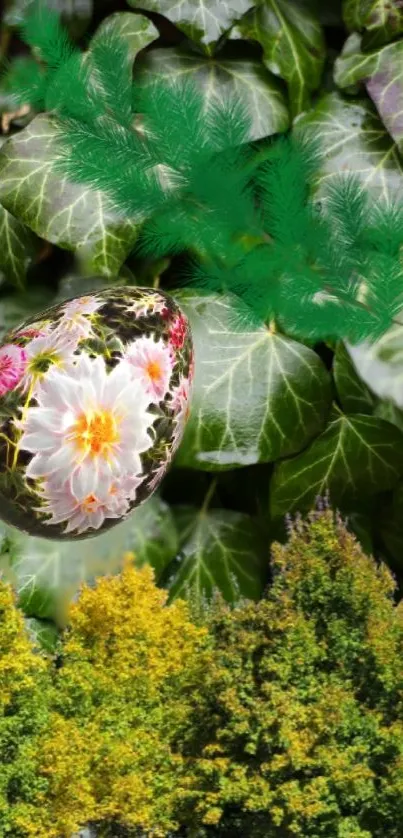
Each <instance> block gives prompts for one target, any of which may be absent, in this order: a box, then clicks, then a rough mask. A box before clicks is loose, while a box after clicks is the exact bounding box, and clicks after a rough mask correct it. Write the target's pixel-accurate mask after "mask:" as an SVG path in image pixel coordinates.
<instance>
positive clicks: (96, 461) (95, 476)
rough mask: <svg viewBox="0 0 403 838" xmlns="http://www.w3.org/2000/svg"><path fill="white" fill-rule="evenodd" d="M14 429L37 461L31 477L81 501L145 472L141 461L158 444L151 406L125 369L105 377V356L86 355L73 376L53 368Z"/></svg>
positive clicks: (119, 366) (30, 468)
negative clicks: (62, 488) (67, 488)
mask: <svg viewBox="0 0 403 838" xmlns="http://www.w3.org/2000/svg"><path fill="white" fill-rule="evenodd" d="M36 400H37V402H38V406H37V407H36V406H35V407H29V408H28V409H27V410H26V413H25V415H24V417H23V419H21V420H19V421H17V422H16V425H17V427H19V428H20V429H21V430H22V431H23V433H22V436H21V439H20V441H19V445H20V448H21V449H23V450H25V451H29V452H30V453H32V454H34V456H33V458H32V460H31V461H30V463H29V464H28V466H27V469H26V472H25V473H26V476H27V477H31V478H34V479H36V478H44V479H46V480H49V478H51V477H52V479H54V480H55V481H58V483H59V485H62V484H64V483H66V482H67V481H69V486H70V490H71V493H72V494H73V496H74V497H75V498H76V500H77V501H84V500H85V499H86V498H88V497H89V496H90V495H94V496H95V497H96V498H98V497H100V493H101V492H102V491H103V490H104V488H105V486H107V487H110V486H111V485H112V484H113V483H115V482H116V480H119V479H120V478H122V477H127V476H128V475H139V474H141V472H142V466H141V460H140V454H141V453H142V452H144V451H147V450H148V449H149V448H150V447H151V446H152V444H153V439H152V436H151V434H150V429H151V426H152V423H153V421H154V419H155V417H154V416H153V415H152V414H151V413H148V411H147V407H148V404H149V398H148V396H147V395H146V394H145V393H144V390H143V388H142V385H141V383H140V382H136V381H133V378H132V374H131V369H130V367H129V365H128V364H127V363H126V362H125V361H120V362H119V363H118V364H117V366H116V367H114V369H113V370H112V371H111V372H109V373H108V371H107V368H106V365H105V361H104V359H103V358H102V356H98V357H97V358H90V356H89V355H87V353H84V352H83V353H82V354H81V355H80V356H78V358H77V363H76V365H75V366H74V368H73V369H71V370H70V371H63V370H60V369H58V368H57V367H51V368H50V370H49V372H48V373H47V375H46V376H45V378H44V380H43V381H42V382H41V384H40V385H39V387H38V391H37V393H36Z"/></svg>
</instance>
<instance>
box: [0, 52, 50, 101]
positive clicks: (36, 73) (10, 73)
mask: <svg viewBox="0 0 403 838" xmlns="http://www.w3.org/2000/svg"><path fill="white" fill-rule="evenodd" d="M47 80H48V76H47V72H46V70H45V68H43V67H40V66H39V64H37V62H36V61H34V60H33V59H32V58H25V57H24V58H16V59H15V60H14V61H13V63H12V64H11V63H10V62H7V64H6V66H5V72H4V75H3V88H4V90H5V92H6V93H10V94H11V96H12V98H13V100H14V101H15V103H16V105H31V107H33V108H35V109H36V110H41V109H42V108H43V107H44V105H45V96H46V88H47Z"/></svg>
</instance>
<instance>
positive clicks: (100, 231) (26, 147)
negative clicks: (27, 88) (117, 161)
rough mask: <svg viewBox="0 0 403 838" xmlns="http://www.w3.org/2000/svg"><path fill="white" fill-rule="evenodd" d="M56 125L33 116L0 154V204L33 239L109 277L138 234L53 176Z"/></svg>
mask: <svg viewBox="0 0 403 838" xmlns="http://www.w3.org/2000/svg"><path fill="white" fill-rule="evenodd" d="M56 137H57V123H56V122H55V121H53V120H52V118H51V117H49V116H46V115H40V116H37V117H36V118H35V119H34V120H33V121H32V122H31V123H30V124H29V125H28V126H27V127H26V128H24V130H23V131H20V132H19V133H18V134H16V135H15V136H13V137H11V138H10V139H9V140H8V141H7V142H6V143H5V144H4V145H3V146H2V148H1V151H0V203H1V204H2V205H3V207H4V208H5V209H6V210H8V211H9V212H11V213H12V214H13V215H14V216H16V218H17V219H19V220H20V221H21V222H24V223H25V224H26V225H27V226H28V227H29V228H30V229H31V230H33V231H34V233H36V234H37V235H38V236H40V237H41V238H43V239H46V240H47V241H49V242H51V243H52V244H56V245H58V246H59V247H61V248H64V249H66V250H73V251H76V253H77V255H78V256H79V257H80V258H81V260H82V261H84V260H85V262H86V264H87V269H88V271H89V272H92V273H99V274H102V275H103V276H114V275H115V274H117V273H118V272H119V268H120V266H121V265H122V264H123V262H124V261H125V259H126V256H127V255H128V253H129V252H130V251H131V249H132V247H133V244H134V241H135V239H136V237H137V232H136V228H135V226H134V224H133V223H132V221H130V220H128V219H124V218H122V217H121V216H120V215H119V214H118V213H117V212H116V211H115V210H114V209H112V208H111V205H110V204H109V202H108V201H107V199H106V197H105V196H104V195H102V193H101V192H98V191H95V190H93V189H90V188H87V187H85V186H82V185H78V184H74V183H71V182H69V181H68V180H67V178H63V177H62V176H61V175H59V174H56V172H55V171H54V164H55V161H56V159H57V156H58V151H57V148H56Z"/></svg>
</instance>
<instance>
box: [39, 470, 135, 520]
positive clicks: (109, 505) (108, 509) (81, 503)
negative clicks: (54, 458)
mask: <svg viewBox="0 0 403 838" xmlns="http://www.w3.org/2000/svg"><path fill="white" fill-rule="evenodd" d="M143 480H144V476H142V477H128V478H123V479H121V480H115V481H114V482H112V483H110V484H108V482H104V483H103V484H102V485H100V486H98V489H97V492H96V494H95V493H91V494H88V495H86V496H85V497H84V498H81V500H77V498H76V497H75V496H74V495H73V493H72V491H71V488H70V485H69V481H67V482H66V483H64V484H61V485H60V484H59V483H58V480H57V478H55V477H53V478H52V477H51V478H50V479H49V480H47V481H45V482H44V485H43V487H42V490H41V496H42V499H43V501H44V503H43V505H42V506H41V507H39V508H38V509H37V510H36V511H37V512H42V513H45V514H47V515H50V516H51V517H50V518H49V519H48V520H47V521H45V523H46V524H53V525H55V524H62V523H67V526H66V528H65V530H64V532H65V533H69V532H74V531H76V532H77V534H80V533H83V532H85V531H86V530H88V529H94V530H98V529H100V527H102V525H103V523H104V521H105V519H106V518H123V517H125V516H126V515H127V513H128V512H129V507H130V501H131V500H134V499H135V496H136V488H137V486H138V485H139V484H140V483H142V481H143Z"/></svg>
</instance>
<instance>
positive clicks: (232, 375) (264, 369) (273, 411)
mask: <svg viewBox="0 0 403 838" xmlns="http://www.w3.org/2000/svg"><path fill="white" fill-rule="evenodd" d="M174 294H175V297H176V299H177V300H178V302H179V303H180V304H181V305H182V306H183V308H184V310H185V312H186V313H187V314H188V317H189V319H190V324H191V327H192V333H193V339H194V344H195V369H196V374H195V384H194V393H193V397H192V408H191V415H190V420H189V422H188V426H187V429H186V431H185V436H184V439H183V442H182V444H181V446H180V449H179V452H178V457H177V461H176V462H177V464H178V465H181V466H190V467H192V468H199V469H206V470H211V471H213V470H221V469H229V468H235V467H238V466H245V465H252V464H253V463H259V462H269V461H273V460H276V459H278V458H279V457H286V456H289V455H290V454H295V453H296V452H297V451H300V450H301V449H302V448H303V447H304V446H305V445H306V444H307V443H308V442H309V441H310V440H311V439H312V437H313V436H315V435H316V434H318V433H319V432H320V431H321V430H322V428H323V426H324V423H325V420H326V417H327V414H328V411H329V407H330V399H331V393H330V381H329V376H328V373H327V372H326V369H325V367H324V365H323V363H322V361H321V360H320V358H319V357H318V355H316V353H315V352H313V351H312V350H311V349H308V348H307V347H306V346H303V344H301V343H297V342H296V341H294V340H291V339H290V338H287V337H284V336H283V335H281V334H273V333H272V332H270V331H269V330H268V329H267V328H266V327H265V326H261V328H258V329H256V330H254V331H247V332H246V331H244V332H241V331H239V329H238V330H237V329H236V326H235V325H234V321H235V320H236V315H237V308H236V305H237V303H236V299H235V298H230V297H224V296H218V295H217V296H213V295H212V296H209V297H206V296H199V295H198V294H197V293H195V292H191V291H180V292H179V293H178V292H174Z"/></svg>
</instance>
